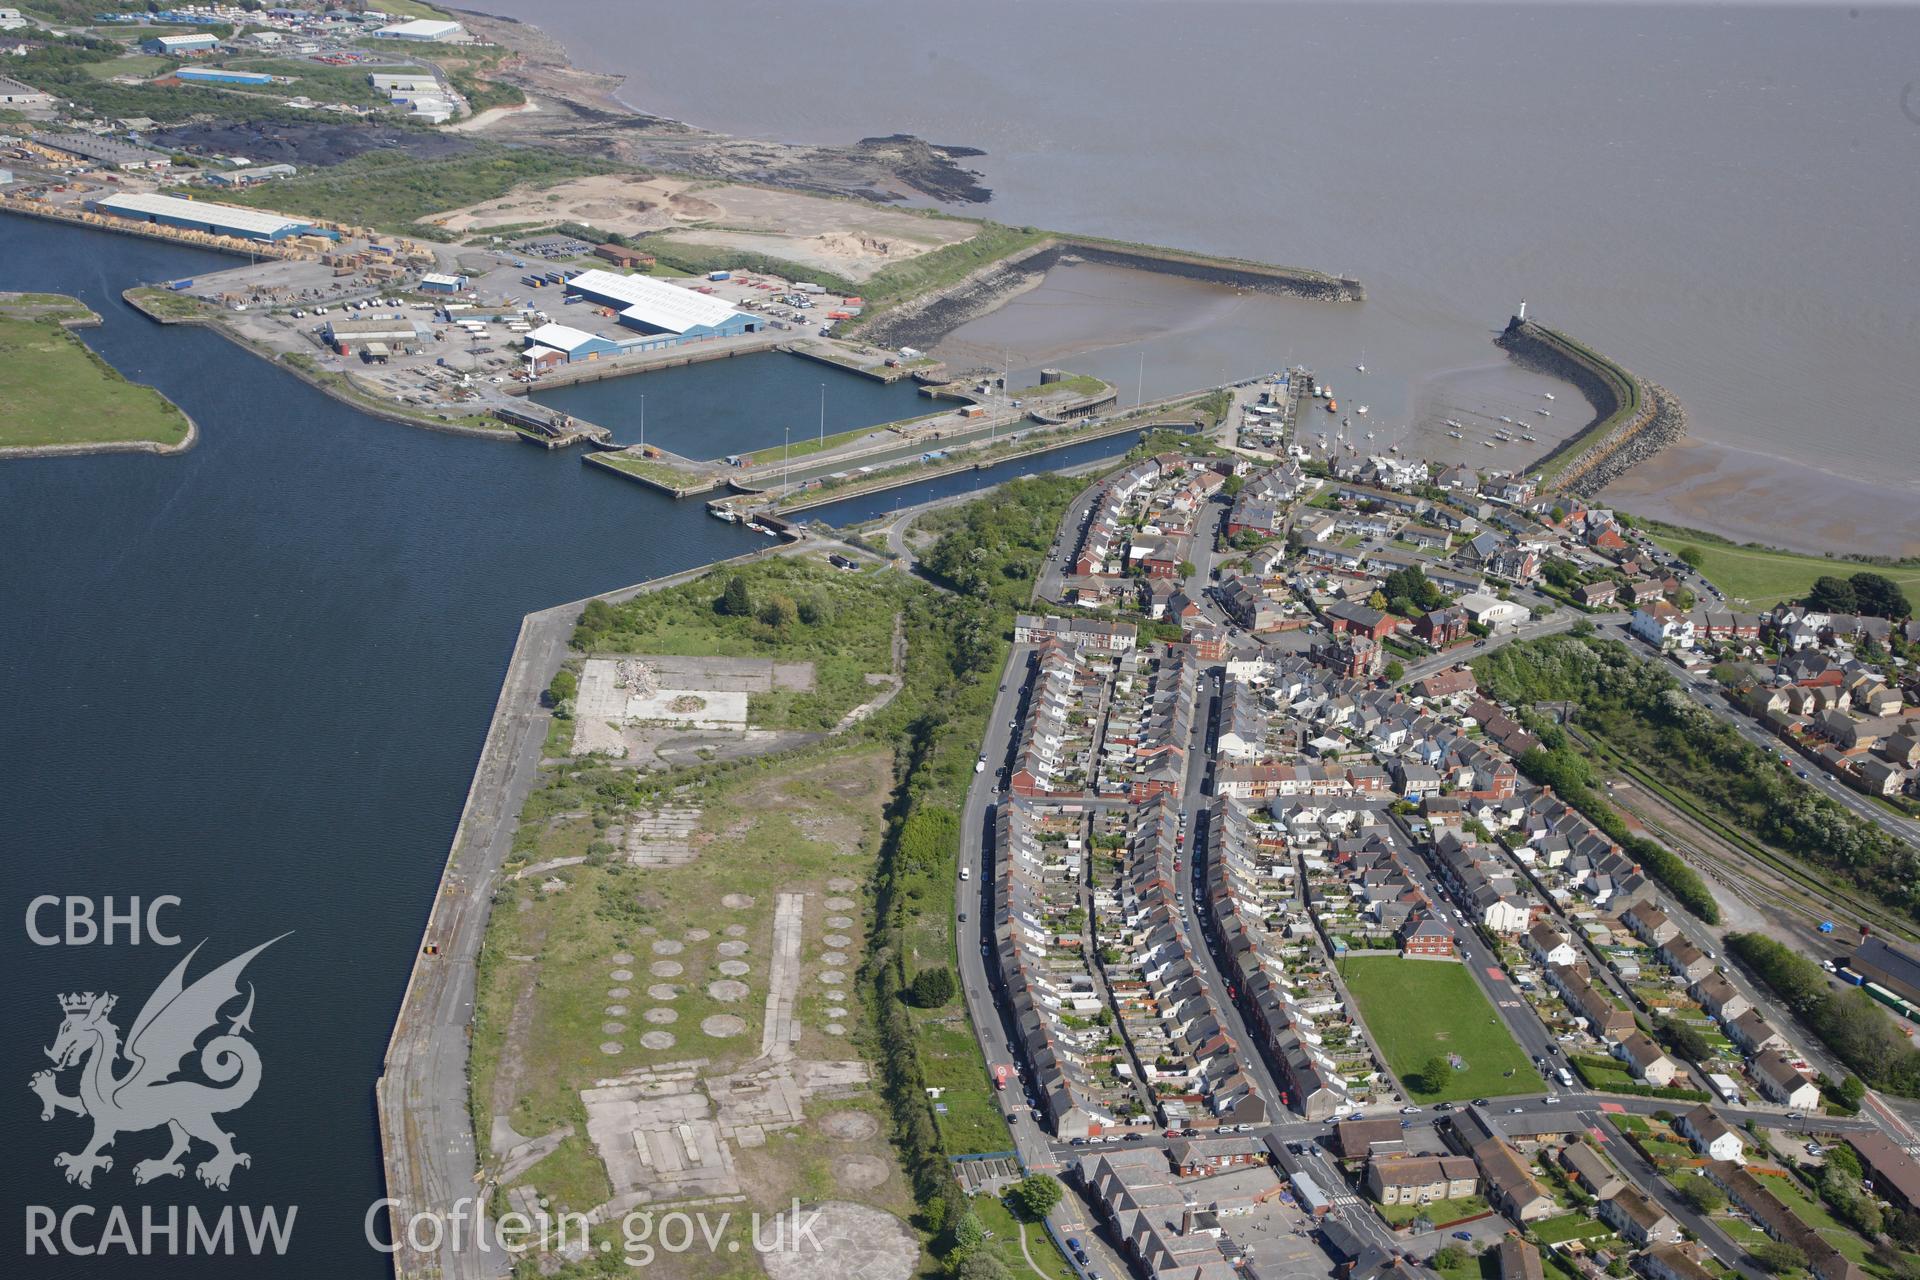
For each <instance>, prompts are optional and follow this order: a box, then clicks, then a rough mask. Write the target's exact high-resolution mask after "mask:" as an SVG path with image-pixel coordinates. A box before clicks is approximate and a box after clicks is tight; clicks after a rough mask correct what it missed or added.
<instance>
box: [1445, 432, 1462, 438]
mask: <svg viewBox="0 0 1920 1280" xmlns="http://www.w3.org/2000/svg"><path fill="white" fill-rule="evenodd" d="M1447 434H1448V435H1450V436H1452V437H1453V438H1454V439H1455V440H1458V439H1460V433H1459V432H1458V431H1449V432H1447Z"/></svg>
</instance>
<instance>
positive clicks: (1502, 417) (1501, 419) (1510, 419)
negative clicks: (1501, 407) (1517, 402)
mask: <svg viewBox="0 0 1920 1280" xmlns="http://www.w3.org/2000/svg"><path fill="white" fill-rule="evenodd" d="M1500 421H1502V422H1512V421H1513V419H1512V418H1509V417H1508V416H1507V415H1506V414H1504V413H1503V414H1501V415H1500Z"/></svg>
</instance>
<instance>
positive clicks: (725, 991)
mask: <svg viewBox="0 0 1920 1280" xmlns="http://www.w3.org/2000/svg"><path fill="white" fill-rule="evenodd" d="M747 990H748V988H747V984H746V983H744V982H734V981H733V980H731V979H727V980H724V981H721V982H710V983H708V984H707V994H708V995H710V996H712V997H713V998H714V999H715V1000H724V1001H725V1002H727V1003H728V1004H732V1003H733V1002H734V1001H735V1000H744V999H746V998H747Z"/></svg>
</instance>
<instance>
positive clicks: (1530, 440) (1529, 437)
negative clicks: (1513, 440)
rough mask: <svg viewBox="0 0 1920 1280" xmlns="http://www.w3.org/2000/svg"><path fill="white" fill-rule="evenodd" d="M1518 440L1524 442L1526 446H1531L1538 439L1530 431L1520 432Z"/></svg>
mask: <svg viewBox="0 0 1920 1280" xmlns="http://www.w3.org/2000/svg"><path fill="white" fill-rule="evenodd" d="M1520 438H1521V439H1522V440H1525V441H1526V442H1527V443H1528V444H1533V443H1534V442H1535V441H1537V440H1538V439H1539V437H1538V436H1535V435H1534V434H1533V432H1531V431H1522V432H1521V433H1520Z"/></svg>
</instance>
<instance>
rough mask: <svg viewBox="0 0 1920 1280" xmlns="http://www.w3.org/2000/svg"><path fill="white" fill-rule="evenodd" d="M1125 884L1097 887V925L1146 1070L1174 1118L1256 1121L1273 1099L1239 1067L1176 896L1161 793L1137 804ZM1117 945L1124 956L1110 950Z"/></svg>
mask: <svg viewBox="0 0 1920 1280" xmlns="http://www.w3.org/2000/svg"><path fill="white" fill-rule="evenodd" d="M1132 817H1133V835H1132V839H1131V840H1130V841H1129V842H1128V845H1127V850H1126V859H1125V862H1124V865H1123V867H1122V870H1121V874H1120V882H1119V885H1118V886H1117V887H1116V888H1115V889H1113V890H1110V891H1109V890H1097V891H1096V892H1095V894H1094V914H1095V918H1096V921H1097V923H1096V932H1097V934H1098V939H1099V942H1100V945H1101V947H1102V948H1103V952H1104V953H1105V954H1106V956H1107V957H1108V958H1107V959H1106V961H1105V970H1106V975H1107V980H1108V983H1109V986H1110V988H1111V991H1112V994H1113V1001H1114V1007H1115V1009H1116V1011H1117V1012H1118V1014H1119V1018H1120V1025H1121V1027H1122V1029H1123V1031H1124V1034H1125V1036H1126V1040H1127V1045H1128V1048H1129V1049H1130V1050H1131V1052H1132V1055H1133V1059H1134V1061H1135V1062H1136V1063H1137V1064H1138V1067H1137V1070H1138V1072H1139V1074H1140V1077H1141V1078H1142V1079H1143V1080H1144V1081H1145V1082H1146V1083H1147V1085H1148V1087H1149V1088H1150V1089H1151V1090H1152V1092H1153V1094H1154V1097H1155V1099H1156V1102H1157V1104H1158V1106H1159V1109H1160V1119H1161V1121H1162V1122H1163V1123H1165V1124H1167V1125H1172V1126H1176V1127H1184V1126H1187V1125H1214V1124H1259V1123H1264V1122H1265V1121H1266V1119H1267V1107H1266V1103H1265V1102H1264V1101H1263V1100H1262V1098H1261V1097H1260V1094H1259V1091H1258V1089H1257V1088H1256V1087H1255V1084H1254V1081H1253V1079H1252V1077H1251V1076H1249V1075H1248V1074H1247V1072H1246V1070H1245V1068H1244V1067H1243V1066H1242V1059H1243V1052H1242V1048H1241V1046H1240V1045H1239V1043H1238V1042H1236V1041H1235V1039H1234V1038H1233V1036H1232V1035H1230V1034H1229V1033H1228V1031H1227V1028H1226V1024H1225V1022H1224V1021H1223V1019H1222V1015H1221V1009H1220V1004H1219V1002H1220V1001H1221V1000H1223V999H1225V998H1226V993H1225V992H1222V991H1218V990H1216V989H1215V988H1214V987H1213V986H1212V984H1210V983H1209V982H1207V981H1206V979H1205V978H1204V977H1203V976H1202V974H1201V970H1200V966H1199V965H1198V964H1197V963H1196V955H1195V951H1196V949H1197V948H1204V947H1205V945H1206V942H1205V940H1204V939H1202V938H1198V937H1195V936H1193V935H1192V933H1191V931H1189V930H1188V928H1187V927H1186V917H1185V913H1184V911H1183V910H1182V909H1181V906H1180V903H1179V902H1178V900H1177V898H1178V894H1179V890H1178V885H1179V884H1180V882H1181V874H1180V871H1179V866H1180V861H1181V859H1180V843H1179V814H1178V811H1177V810H1176V809H1175V808H1174V806H1173V804H1172V803H1171V801H1169V800H1168V799H1166V798H1165V797H1162V798H1161V799H1158V800H1156V801H1154V802H1152V803H1150V804H1147V805H1144V806H1142V807H1141V808H1139V809H1137V810H1135V811H1134V812H1133V815H1132ZM1114 952H1117V953H1118V955H1117V958H1116V957H1115V956H1114V955H1113V953H1114Z"/></svg>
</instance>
